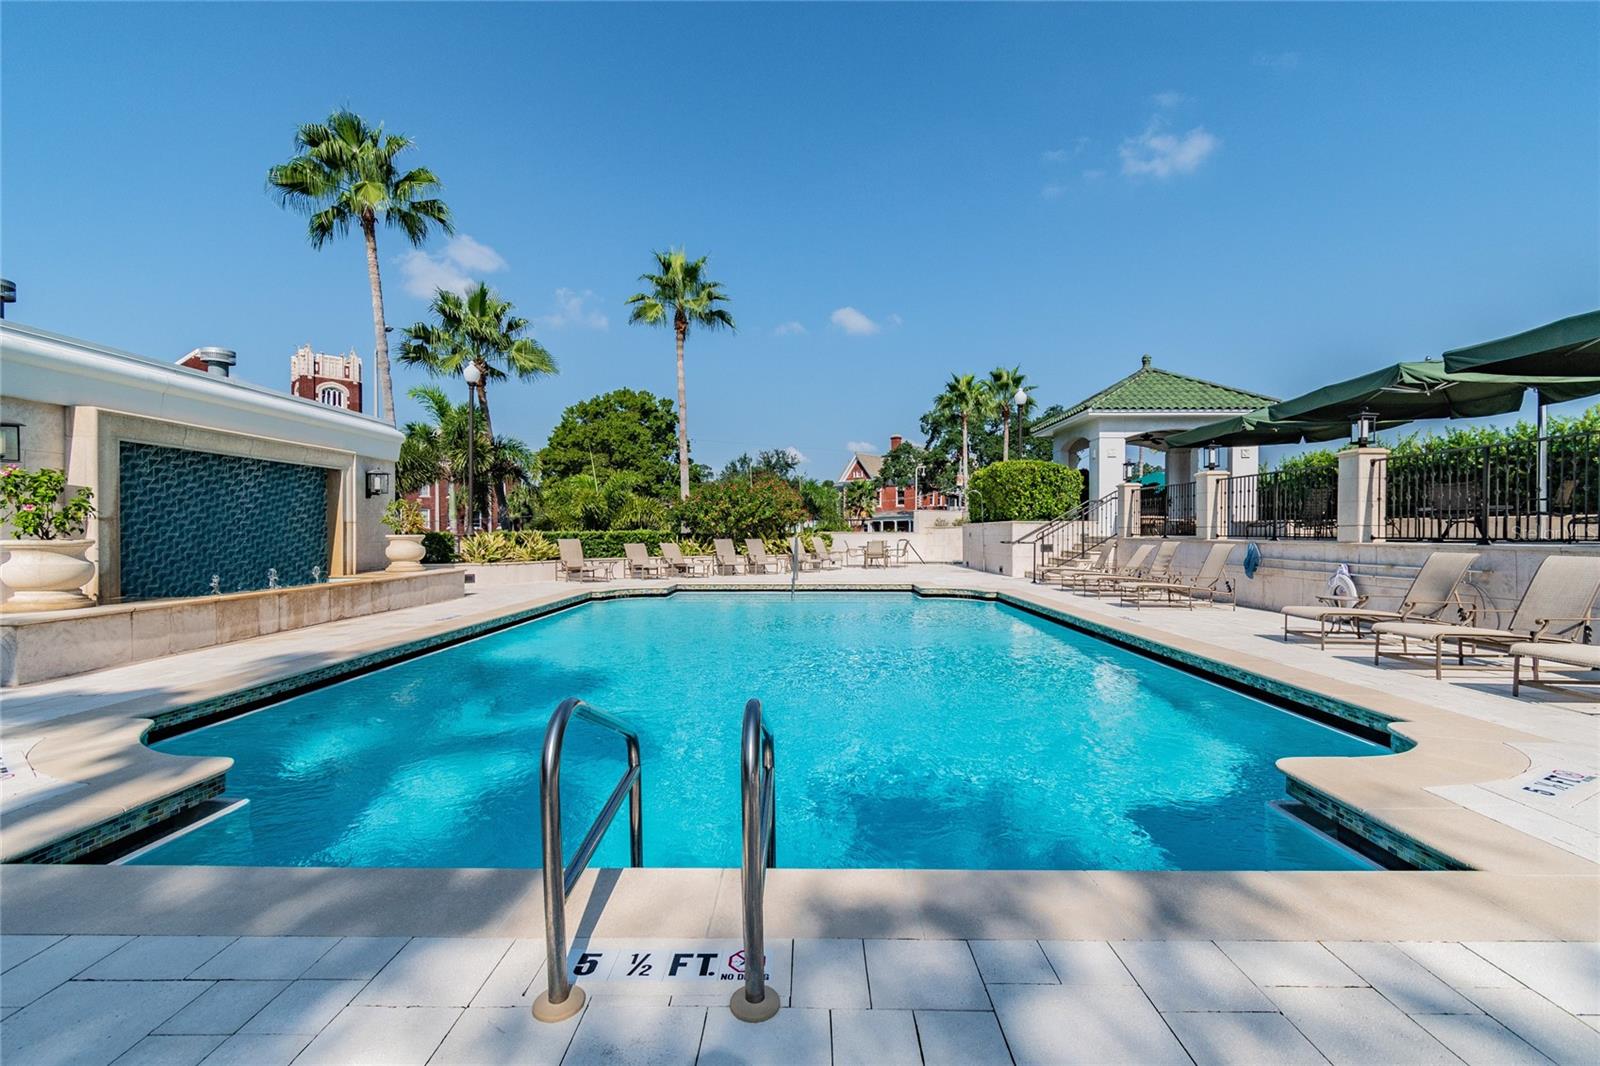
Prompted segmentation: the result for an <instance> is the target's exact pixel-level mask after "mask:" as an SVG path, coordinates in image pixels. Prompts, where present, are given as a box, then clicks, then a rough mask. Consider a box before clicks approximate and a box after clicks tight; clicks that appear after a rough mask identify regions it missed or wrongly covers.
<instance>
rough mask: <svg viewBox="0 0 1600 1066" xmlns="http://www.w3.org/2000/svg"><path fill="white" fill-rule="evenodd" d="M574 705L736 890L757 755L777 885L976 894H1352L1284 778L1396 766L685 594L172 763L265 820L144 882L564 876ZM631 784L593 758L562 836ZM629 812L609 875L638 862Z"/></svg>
mask: <svg viewBox="0 0 1600 1066" xmlns="http://www.w3.org/2000/svg"><path fill="white" fill-rule="evenodd" d="M569 695H576V696H581V697H582V698H584V699H587V700H588V701H589V702H591V703H592V704H594V705H595V706H596V707H600V708H602V709H605V710H608V711H611V712H613V713H614V714H617V715H618V716H620V717H622V718H624V719H626V720H627V721H628V722H629V723H630V724H632V725H633V726H634V727H635V728H636V729H637V730H638V732H639V735H640V740H641V747H642V750H643V765H644V775H643V780H644V805H645V813H644V832H645V861H646V863H647V864H648V865H651V866H737V865H738V862H739V845H738V823H739V817H738V799H739V786H738V758H739V756H738V742H739V731H740V722H741V716H742V712H743V707H744V703H745V700H746V699H747V698H749V697H751V696H757V697H760V698H761V700H762V701H763V703H764V704H765V707H766V713H767V718H768V722H769V724H770V726H771V728H772V731H773V733H774V735H775V736H776V739H777V812H778V813H777V817H778V830H777V832H778V863H779V865H782V866H810V867H908V868H915V867H921V868H968V869H1024V868H1026V869H1183V870H1200V869H1257V870H1259V869H1336V868H1349V867H1352V866H1355V865H1358V863H1357V862H1356V861H1355V860H1354V859H1352V858H1351V857H1350V856H1349V855H1348V854H1347V853H1345V852H1344V851H1343V850H1342V849H1339V848H1337V847H1335V846H1333V845H1331V844H1329V843H1328V842H1327V841H1326V840H1324V839H1323V838H1322V837H1320V836H1318V835H1316V834H1314V833H1312V832H1310V831H1309V830H1307V829H1306V828H1304V827H1303V826H1302V825H1300V824H1299V823H1297V822H1295V821H1294V820H1292V819H1290V818H1288V817H1286V816H1285V815H1284V814H1283V813H1282V812H1280V811H1278V810H1276V809H1274V808H1273V807H1272V806H1271V803H1272V801H1274V800H1279V799H1282V798H1283V795H1284V783H1283V775H1282V774H1281V773H1280V772H1279V771H1278V770H1277V769H1276V768H1275V767H1274V766H1273V760H1274V759H1276V758H1278V757H1280V756H1284V755H1344V756H1360V755H1371V754H1377V753H1379V752H1381V751H1382V750H1383V749H1382V748H1379V747H1378V746H1376V745H1373V744H1369V743H1367V742H1365V741H1362V740H1359V739H1356V738H1354V737H1351V736H1349V735H1347V734H1345V733H1341V732H1339V731H1337V730H1334V729H1331V728H1328V727H1326V726H1323V725H1319V724H1317V723H1315V722H1312V721H1310V720H1308V719H1305V718H1301V717H1298V716H1296V715H1294V714H1291V713H1288V712H1286V711H1283V710H1280V709H1277V708H1275V707H1272V706H1269V705H1267V704H1264V703H1261V702H1259V701H1256V700H1253V699H1251V698H1249V697H1247V696H1244V695H1242V694H1240V693H1238V692H1235V691H1232V690H1230V689H1226V688H1222V687H1220V686H1217V685H1214V684H1211V683H1209V682H1207V681H1204V680H1201V679H1200V678H1198V677H1195V676H1193V675H1191V674H1187V673H1184V672H1183V671H1180V670H1176V669H1173V668H1171V667H1168V666H1165V665H1162V664H1160V663H1157V662H1155V661H1153V660H1150V659H1147V658H1145V657H1143V656H1140V655H1136V654H1134V653H1132V652H1129V651H1125V650H1123V649H1121V648H1118V647H1116V646H1115V645H1112V644H1109V643H1106V642H1104V641H1101V640H1098V639H1096V638H1094V637H1091V636H1087V635H1085V634H1082V633H1078V632H1076V631H1074V630H1071V629H1067V628H1065V627H1063V626H1060V625H1057V624H1055V623H1053V622H1049V621H1046V620H1043V619H1040V618H1036V617H1034V616H1032V615H1029V614H1026V613H1024V612H1021V611H1017V610H1013V609H1011V608H1009V607H1004V606H1000V605H996V604H992V603H979V602H972V601H963V600H950V599H921V598H916V597H913V596H911V595H909V594H891V593H877V594H867V593H863V594H818V593H810V594H805V595H801V596H798V597H790V596H788V595H783V594H748V593H746V594H716V593H693V594H688V593H682V594H678V595H675V596H672V597H669V598H666V599H631V600H629V599H625V600H613V601H605V602H599V603H592V604H589V605H586V606H583V607H579V608H576V609H572V610H568V611H564V612H561V613H559V614H556V615H552V616H550V617H547V618H544V619H540V620H537V621H533V622H529V623H526V624H523V625H519V626H516V627H514V628H510V629H506V630H502V631H501V632H499V633H495V634H492V635H490V636H486V637H482V638H480V639H477V640H473V641H469V642H466V643H463V644H458V645H455V646H454V647H450V648H446V649H443V650H441V651H438V652H434V653H432V654H429V655H426V656H422V657H419V658H415V659H412V660H409V661H406V662H402V663H399V664H396V665H394V666H391V667H387V668H385V669H382V670H378V671H375V672H372V673H369V674H365V675H362V676H359V677H355V678H352V679H350V680H348V681H345V682H342V683H339V684H335V685H330V686H328V687H326V688H322V689H318V690H315V691H312V692H308V693H306V694H303V695H299V696H295V697H293V698H291V699H288V700H285V701H283V702H282V703H279V704H276V705H274V706H271V707H267V708H264V709H262V710H260V711H257V712H255V713H253V714H249V715H245V716H242V717H239V718H235V719H232V720H229V721H226V722H222V723H220V724H217V725H214V726H210V727H207V728H204V729H200V730H196V731H194V732H191V733H188V734H184V735H181V736H178V737H174V738H172V739H170V740H166V741H163V742H161V743H159V744H157V745H156V747H157V749H159V750H161V751H167V752H174V753H179V754H185V755H228V756H232V757H233V759H234V760H235V765H234V768H233V769H232V770H231V771H230V772H229V774H228V793H227V796H228V797H232V798H240V799H248V800H249V802H248V804H246V805H245V806H243V807H241V808H239V809H237V810H236V811H234V812H233V813H230V814H228V815H225V816H223V817H221V818H218V819H216V820H215V821H213V822H210V823H208V824H206V825H203V826H201V827H200V828H198V829H195V830H194V831H192V832H190V833H188V834H187V835H184V836H181V837H178V838H176V839H174V840H173V841H171V842H170V843H168V844H165V845H163V846H161V847H159V848H157V849H154V850H152V851H150V852H147V853H145V854H144V855H142V856H140V857H139V858H138V859H137V860H136V861H139V862H146V863H199V864H223V865H261V866H303V865H311V866H466V867H474V866H515V867H533V866H537V865H538V864H539V847H540V844H539V830H538V789H539V774H538V764H539V746H540V741H541V739H542V736H543V732H544V726H545V722H546V721H547V719H548V717H549V715H550V712H551V710H552V709H553V708H554V707H555V706H556V704H557V703H558V702H560V700H561V699H563V698H564V697H566V696H569ZM621 767H622V744H621V741H620V740H619V739H618V738H617V737H616V736H615V735H613V734H611V733H608V732H605V731H603V730H600V729H598V728H597V727H595V726H592V725H590V724H588V723H583V722H578V723H574V725H573V726H572V727H571V729H570V730H569V731H568V734H567V754H566V759H565V763H564V766H563V771H562V773H563V797H564V804H565V811H564V814H565V819H564V825H565V826H566V829H565V833H566V837H567V841H568V846H569V847H570V846H572V845H574V844H575V843H576V841H577V840H578V839H579V837H580V835H581V834H582V832H583V831H584V829H585V828H586V827H587V825H588V822H589V820H590V819H591V818H593V816H594V814H595V813H596V812H597V811H598V809H599V806H600V804H601V802H602V801H603V799H604V797H605V796H606V795H607V794H608V793H609V792H610V790H611V788H612V786H613V785H614V783H615V781H616V779H617V776H618V774H619V773H620V772H621ZM627 854H628V852H627V840H626V816H625V815H624V816H623V817H621V818H619V819H618V823H617V825H616V826H615V827H614V828H613V831H612V832H611V833H610V834H608V836H607V838H606V840H605V842H604V843H603V844H602V845H601V848H600V851H599V853H598V855H597V856H596V859H595V864H596V865H605V866H622V865H626V864H627Z"/></svg>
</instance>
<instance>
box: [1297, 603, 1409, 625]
mask: <svg viewBox="0 0 1600 1066" xmlns="http://www.w3.org/2000/svg"><path fill="white" fill-rule="evenodd" d="M1283 613H1284V614H1286V615H1288V616H1289V617H1290V618H1308V619H1310V620H1311V621H1313V622H1320V621H1322V620H1324V619H1328V618H1395V619H1398V618H1400V617H1401V615H1400V612H1399V611H1371V610H1368V609H1367V608H1365V607H1329V606H1327V605H1325V604H1321V603H1317V604H1300V603H1297V604H1290V605H1289V606H1288V607H1285V608H1284V609H1283Z"/></svg>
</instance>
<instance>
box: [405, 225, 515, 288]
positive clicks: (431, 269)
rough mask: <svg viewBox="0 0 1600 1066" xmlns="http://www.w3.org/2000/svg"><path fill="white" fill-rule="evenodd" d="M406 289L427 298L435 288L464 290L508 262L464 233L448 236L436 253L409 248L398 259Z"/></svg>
mask: <svg viewBox="0 0 1600 1066" xmlns="http://www.w3.org/2000/svg"><path fill="white" fill-rule="evenodd" d="M399 263H400V280H401V284H402V285H403V286H404V287H405V290H406V292H408V293H410V294H411V295H412V296H416V297H418V298H420V299H423V300H430V299H432V298H433V294H434V293H435V292H436V291H438V290H439V289H444V290H446V291H447V292H456V293H461V294H462V295H465V294H466V291H467V290H468V289H470V288H472V286H473V284H474V283H475V281H476V280H477V278H481V277H482V276H483V275H484V274H493V273H495V272H496V271H500V270H504V269H506V267H507V266H508V265H509V264H508V263H507V262H506V261H505V257H504V256H502V255H501V254H500V253H499V252H497V251H495V250H494V249H493V248H491V247H489V246H488V245H487V244H484V243H482V242H481V241H475V240H473V239H472V238H471V237H469V236H467V235H466V234H465V233H463V234H460V235H458V236H455V237H452V238H450V240H449V241H447V242H445V246H444V247H443V248H442V249H440V250H439V251H438V252H437V253H434V252H424V251H422V250H421V249H413V250H411V251H408V252H406V253H405V254H404V255H402V256H401V257H400V259H399Z"/></svg>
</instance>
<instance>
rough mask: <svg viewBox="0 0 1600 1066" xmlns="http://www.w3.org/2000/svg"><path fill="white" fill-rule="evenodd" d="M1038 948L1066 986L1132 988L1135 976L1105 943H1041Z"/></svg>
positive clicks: (1089, 941)
mask: <svg viewBox="0 0 1600 1066" xmlns="http://www.w3.org/2000/svg"><path fill="white" fill-rule="evenodd" d="M1039 947H1040V949H1041V950H1043V951H1044V954H1045V958H1047V959H1049V960H1050V968H1051V969H1053V970H1054V971H1055V972H1056V978H1057V980H1059V981H1060V982H1061V983H1062V984H1064V985H1111V986H1131V985H1135V984H1137V983H1138V982H1136V981H1135V980H1134V979H1133V974H1131V973H1129V972H1128V968H1127V967H1126V966H1124V965H1122V960H1121V959H1119V958H1117V953H1116V952H1115V951H1112V950H1111V945H1110V944H1108V943H1106V942H1105V941H1104V940H1041V941H1039Z"/></svg>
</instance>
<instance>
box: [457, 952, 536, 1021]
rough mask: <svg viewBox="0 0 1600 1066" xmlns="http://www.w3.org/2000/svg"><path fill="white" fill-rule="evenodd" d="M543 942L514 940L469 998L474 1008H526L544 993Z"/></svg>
mask: <svg viewBox="0 0 1600 1066" xmlns="http://www.w3.org/2000/svg"><path fill="white" fill-rule="evenodd" d="M543 977H544V941H543V940H531V939H530V940H518V941H515V942H513V943H512V945H511V950H510V951H507V952H506V953H505V955H503V956H502V957H501V959H500V961H499V962H498V963H497V964H496V965H495V968H494V971H493V972H492V973H490V974H489V979H488V980H487V981H485V982H484V983H483V987H482V988H480V989H478V994H477V995H475V996H473V997H472V1005H473V1006H474V1007H528V1008H531V1007H532V1005H533V1001H534V999H535V998H536V997H537V996H538V995H539V993H540V992H542V991H544V985H545V982H544V980H543Z"/></svg>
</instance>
